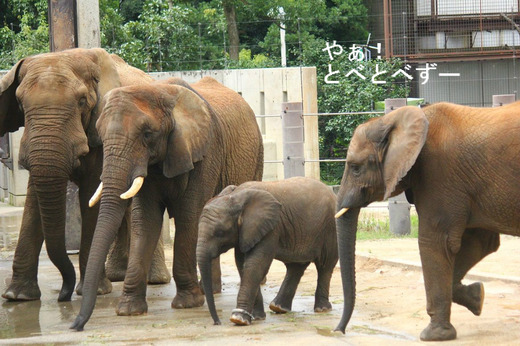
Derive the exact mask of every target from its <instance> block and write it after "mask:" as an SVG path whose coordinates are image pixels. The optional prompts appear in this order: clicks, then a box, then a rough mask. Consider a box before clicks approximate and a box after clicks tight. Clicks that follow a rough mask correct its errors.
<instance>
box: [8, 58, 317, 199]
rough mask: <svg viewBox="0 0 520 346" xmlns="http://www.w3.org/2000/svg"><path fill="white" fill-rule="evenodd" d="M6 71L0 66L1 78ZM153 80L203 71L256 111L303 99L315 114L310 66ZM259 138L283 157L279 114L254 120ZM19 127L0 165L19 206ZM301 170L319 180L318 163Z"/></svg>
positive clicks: (273, 156) (274, 166)
mask: <svg viewBox="0 0 520 346" xmlns="http://www.w3.org/2000/svg"><path fill="white" fill-rule="evenodd" d="M6 72H7V71H0V77H2V76H3V75H4V74H5V73H6ZM151 75H152V76H153V77H154V78H156V79H165V78H169V77H173V76H176V77H181V78H183V79H184V80H186V81H187V82H188V83H193V82H196V81H198V80H199V79H200V78H202V77H203V76H212V77H213V78H215V79H217V80H218V81H220V82H221V83H222V84H224V85H226V86H227V87H229V88H230V89H233V90H235V91H237V92H238V93H239V94H241V95H242V96H243V97H244V99H245V100H246V101H247V102H248V103H249V105H250V106H251V108H252V109H253V110H254V112H255V114H256V115H280V114H281V110H282V102H303V112H304V113H317V112H318V106H317V84H316V68H315V67H303V68H299V67H291V68H273V69H247V70H212V71H202V72H201V71H187V72H160V73H152V74H151ZM257 121H258V124H259V126H260V129H261V131H262V135H263V138H264V148H265V158H264V159H265V160H266V161H282V159H283V145H282V129H281V116H280V117H259V118H258V119H257ZM304 121H305V158H307V159H318V158H319V147H318V117H317V116H306V117H304ZM22 134H23V129H21V130H19V131H17V132H15V133H13V134H12V135H11V136H10V137H11V138H10V146H11V153H12V156H13V166H14V169H13V170H9V169H8V168H7V167H6V166H5V165H3V164H0V191H2V190H4V191H6V193H7V195H8V197H9V203H10V204H12V205H15V206H23V204H24V203H25V195H26V189H27V181H28V177H29V175H28V172H27V171H26V170H24V169H20V168H19V167H18V151H19V146H20V138H21V136H22ZM305 175H306V176H309V177H315V178H318V179H319V176H320V171H319V163H316V162H314V163H306V164H305ZM283 178H284V173H283V165H282V164H281V163H266V164H265V165H264V180H278V179H283Z"/></svg>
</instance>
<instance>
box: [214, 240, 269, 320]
mask: <svg viewBox="0 0 520 346" xmlns="http://www.w3.org/2000/svg"><path fill="white" fill-rule="evenodd" d="M235 263H236V265H237V269H238V273H239V275H240V281H241V282H242V275H243V273H244V254H243V253H242V252H240V251H239V250H238V249H235ZM219 264H220V262H219ZM219 267H220V265H219ZM264 280H265V276H264V279H262V281H264ZM262 281H261V282H260V283H262ZM241 315H242V320H244V318H245V319H247V318H248V317H249V323H251V318H250V317H251V316H248V315H247V314H245V316H244V313H242V314H241ZM252 315H253V318H254V319H255V320H265V316H266V315H265V310H264V298H263V297H262V290H261V289H260V286H259V287H258V292H257V293H256V298H255V303H254V306H253V313H252Z"/></svg>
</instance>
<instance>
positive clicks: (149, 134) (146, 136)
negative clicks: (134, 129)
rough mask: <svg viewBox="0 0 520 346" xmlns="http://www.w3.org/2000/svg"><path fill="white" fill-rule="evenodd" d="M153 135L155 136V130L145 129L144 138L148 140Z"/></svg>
mask: <svg viewBox="0 0 520 346" xmlns="http://www.w3.org/2000/svg"><path fill="white" fill-rule="evenodd" d="M152 136H153V132H152V131H150V130H146V131H144V133H143V138H144V140H145V141H147V142H148V141H150V140H151V139H152Z"/></svg>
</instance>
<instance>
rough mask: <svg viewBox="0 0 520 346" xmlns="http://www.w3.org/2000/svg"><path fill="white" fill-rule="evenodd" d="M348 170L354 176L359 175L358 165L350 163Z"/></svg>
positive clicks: (359, 168)
mask: <svg viewBox="0 0 520 346" xmlns="http://www.w3.org/2000/svg"><path fill="white" fill-rule="evenodd" d="M349 169H350V171H351V172H352V174H353V175H354V176H356V177H357V176H359V175H360V174H361V167H360V166H359V165H358V164H355V163H351V164H349Z"/></svg>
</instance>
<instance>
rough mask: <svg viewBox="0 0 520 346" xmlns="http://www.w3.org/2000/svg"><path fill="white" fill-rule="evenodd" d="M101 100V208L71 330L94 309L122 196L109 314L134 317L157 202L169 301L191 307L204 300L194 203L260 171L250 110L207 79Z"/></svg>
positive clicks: (142, 294)
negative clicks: (167, 232) (121, 257)
mask: <svg viewBox="0 0 520 346" xmlns="http://www.w3.org/2000/svg"><path fill="white" fill-rule="evenodd" d="M105 100H106V105H105V108H104V110H103V113H102V115H101V117H100V118H99V120H98V122H97V129H98V132H99V134H100V136H101V139H102V141H103V148H104V155H105V159H104V163H103V173H102V177H101V180H102V183H101V184H102V185H100V187H101V189H99V190H98V192H99V193H97V194H96V196H94V197H93V199H92V202H93V203H94V202H96V201H97V199H99V198H100V199H101V202H100V204H101V206H100V213H99V217H98V223H97V226H96V231H95V235H94V240H93V245H92V249H93V250H92V251H91V253H90V257H89V261H88V266H87V273H86V278H85V286H84V288H85V289H84V296H83V300H82V302H81V303H82V304H81V310H80V313H79V315H78V316H77V318H76V320H75V321H74V323H73V324H72V326H71V328H73V329H76V330H83V327H84V325H85V323H86V322H87V321H88V319H89V318H90V316H91V314H92V311H93V309H94V305H95V300H96V295H95V288H96V287H97V282H98V278H99V275H100V273H101V271H102V268H103V262H104V261H105V257H106V255H107V251H108V248H109V245H110V243H111V242H112V240H113V239H114V237H115V235H116V231H117V227H119V225H120V224H121V218H122V217H123V214H124V210H125V208H126V205H127V201H126V199H127V198H130V197H133V196H135V197H133V204H132V236H131V247H130V256H129V264H128V270H127V274H126V277H125V283H124V288H123V295H122V297H121V298H120V301H119V305H118V307H117V309H116V311H117V314H118V315H138V314H143V313H145V312H146V311H147V309H148V307H147V303H146V284H145V283H146V281H145V279H146V275H147V272H148V267H149V265H150V258H151V252H152V250H153V248H154V247H155V243H156V242H157V239H158V238H159V235H160V228H161V223H162V215H163V212H164V210H165V209H167V210H168V213H169V215H170V216H171V217H173V218H174V219H175V229H176V235H175V244H174V259H173V263H174V264H173V277H174V279H175V283H176V286H177V293H176V296H175V298H174V299H173V301H172V304H171V306H172V308H191V307H197V306H201V305H202V304H204V295H203V294H202V292H201V289H200V287H199V284H198V282H197V268H196V256H195V250H196V244H197V228H198V220H199V216H200V214H201V212H202V208H203V207H204V204H205V203H206V201H208V200H209V199H210V198H211V197H213V196H215V195H216V194H218V193H219V192H220V191H221V190H222V189H223V188H224V187H226V186H227V185H230V184H240V183H242V182H245V181H249V180H260V179H261V177H262V171H263V145H262V136H261V134H260V131H259V128H258V125H257V122H256V119H255V115H254V113H253V111H252V110H251V108H250V107H249V105H248V104H247V103H246V102H245V101H244V99H243V98H242V97H241V96H240V95H239V94H237V93H236V92H234V91H232V90H230V89H228V88H226V87H224V86H223V85H222V84H220V83H218V82H217V81H216V80H215V79H213V78H210V77H205V78H203V79H202V80H200V81H199V82H197V83H195V84H192V85H191V86H189V85H188V84H186V83H185V82H183V81H182V80H179V79H173V80H170V81H168V82H162V83H156V84H153V85H147V86H143V87H139V88H137V87H125V88H118V89H114V90H112V91H111V92H110V93H109V94H108V95H107V96H105ZM144 178H146V179H144ZM143 181H144V182H143ZM141 185H142V188H141ZM127 190H128V191H127ZM101 191H102V192H101ZM125 191H126V192H125ZM145 220H146V222H145Z"/></svg>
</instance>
